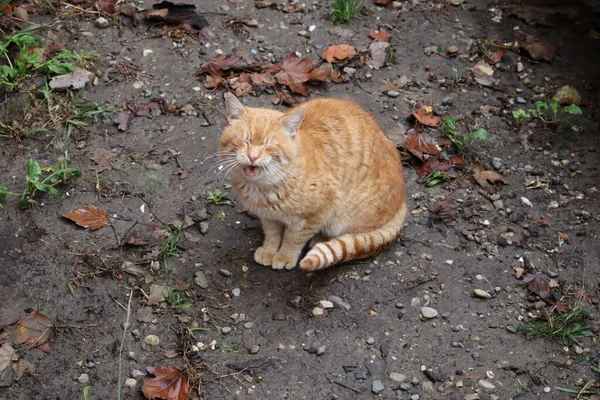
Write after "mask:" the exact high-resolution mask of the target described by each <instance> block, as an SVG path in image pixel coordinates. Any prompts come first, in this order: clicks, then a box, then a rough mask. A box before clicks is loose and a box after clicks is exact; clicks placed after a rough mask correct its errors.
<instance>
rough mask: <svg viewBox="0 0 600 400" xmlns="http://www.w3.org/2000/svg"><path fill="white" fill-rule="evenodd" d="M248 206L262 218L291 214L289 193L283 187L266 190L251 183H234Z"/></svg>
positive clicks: (277, 218) (279, 217)
mask: <svg viewBox="0 0 600 400" xmlns="http://www.w3.org/2000/svg"><path fill="white" fill-rule="evenodd" d="M234 188H235V189H236V192H237V194H238V196H239V197H240V199H241V200H242V202H243V203H244V205H245V206H246V208H247V209H248V210H249V211H250V212H252V213H253V214H256V215H258V216H259V217H262V218H270V219H276V220H282V219H285V218H286V217H287V216H289V214H290V204H289V194H288V193H287V191H286V190H285V189H283V188H274V189H269V190H265V189H263V188H260V187H257V186H254V185H250V184H238V185H235V184H234Z"/></svg>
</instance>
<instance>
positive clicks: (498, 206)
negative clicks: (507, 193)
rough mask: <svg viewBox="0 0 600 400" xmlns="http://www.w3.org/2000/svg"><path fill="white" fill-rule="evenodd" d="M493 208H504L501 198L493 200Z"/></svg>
mask: <svg viewBox="0 0 600 400" xmlns="http://www.w3.org/2000/svg"><path fill="white" fill-rule="evenodd" d="M494 208H496V209H497V210H502V209H504V202H503V201H502V200H496V201H495V202H494Z"/></svg>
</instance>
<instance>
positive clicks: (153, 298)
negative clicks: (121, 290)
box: [146, 285, 169, 306]
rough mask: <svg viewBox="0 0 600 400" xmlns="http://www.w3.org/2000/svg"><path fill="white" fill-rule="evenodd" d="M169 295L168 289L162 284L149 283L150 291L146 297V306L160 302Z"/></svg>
mask: <svg viewBox="0 0 600 400" xmlns="http://www.w3.org/2000/svg"><path fill="white" fill-rule="evenodd" d="M168 296H169V290H168V289H167V288H166V287H165V286H163V285H151V286H150V293H149V294H148V298H147V299H146V305H147V306H153V305H155V304H158V303H160V302H162V301H163V300H164V299H166V298H167V297H168Z"/></svg>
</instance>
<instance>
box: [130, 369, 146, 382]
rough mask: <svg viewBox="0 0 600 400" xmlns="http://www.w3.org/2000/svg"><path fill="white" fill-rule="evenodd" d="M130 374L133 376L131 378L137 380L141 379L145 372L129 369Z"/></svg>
mask: <svg viewBox="0 0 600 400" xmlns="http://www.w3.org/2000/svg"><path fill="white" fill-rule="evenodd" d="M131 376H132V377H133V379H136V380H138V381H139V380H140V379H143V378H144V377H145V376H146V374H145V373H143V372H142V371H140V370H139V369H134V370H133V371H131Z"/></svg>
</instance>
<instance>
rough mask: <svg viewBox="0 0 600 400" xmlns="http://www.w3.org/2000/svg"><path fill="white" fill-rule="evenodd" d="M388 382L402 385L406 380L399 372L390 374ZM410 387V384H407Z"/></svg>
mask: <svg viewBox="0 0 600 400" xmlns="http://www.w3.org/2000/svg"><path fill="white" fill-rule="evenodd" d="M389 378H390V381H393V382H398V383H402V382H404V381H405V380H406V375H404V374H401V373H400V372H392V373H391V374H390V376H389ZM408 385H409V386H410V384H408Z"/></svg>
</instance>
